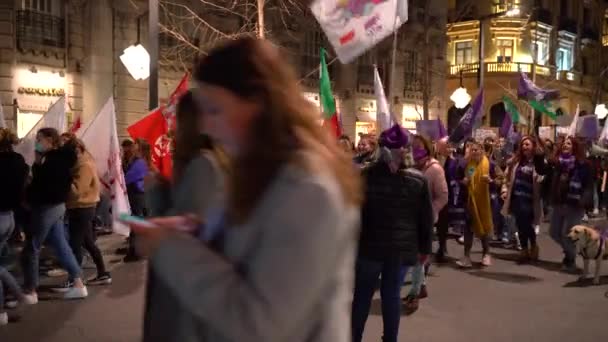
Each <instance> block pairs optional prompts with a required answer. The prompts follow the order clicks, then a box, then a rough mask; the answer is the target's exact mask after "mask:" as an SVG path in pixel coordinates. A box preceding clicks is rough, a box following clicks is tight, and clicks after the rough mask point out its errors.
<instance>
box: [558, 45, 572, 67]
mask: <svg viewBox="0 0 608 342" xmlns="http://www.w3.org/2000/svg"><path fill="white" fill-rule="evenodd" d="M556 62H557V70H570V68H572V55H571V53H570V50H568V49H564V48H559V49H557V61H556Z"/></svg>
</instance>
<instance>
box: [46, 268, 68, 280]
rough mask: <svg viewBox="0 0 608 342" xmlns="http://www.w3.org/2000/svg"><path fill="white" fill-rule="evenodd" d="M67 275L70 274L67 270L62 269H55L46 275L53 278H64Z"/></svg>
mask: <svg viewBox="0 0 608 342" xmlns="http://www.w3.org/2000/svg"><path fill="white" fill-rule="evenodd" d="M67 274H68V272H66V270H64V269H61V268H54V269H52V270H50V271H48V272H46V275H47V276H49V277H51V278H57V277H63V276H65V275H67Z"/></svg>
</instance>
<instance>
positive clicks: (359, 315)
mask: <svg viewBox="0 0 608 342" xmlns="http://www.w3.org/2000/svg"><path fill="white" fill-rule="evenodd" d="M405 273H407V268H405V270H404V267H403V266H402V265H401V264H400V263H399V262H398V261H397V260H394V261H385V262H382V261H374V260H369V259H366V258H362V257H359V258H358V259H357V264H356V269H355V294H354V298H353V310H352V335H353V342H361V340H362V338H363V330H364V328H365V322H366V321H367V317H368V316H369V310H370V307H371V304H372V298H373V296H374V292H375V290H376V284H377V283H378V278H379V277H380V275H382V280H381V284H380V297H381V299H382V322H383V324H384V341H385V342H397V335H398V334H399V321H400V319H401V284H403V278H404V275H405Z"/></svg>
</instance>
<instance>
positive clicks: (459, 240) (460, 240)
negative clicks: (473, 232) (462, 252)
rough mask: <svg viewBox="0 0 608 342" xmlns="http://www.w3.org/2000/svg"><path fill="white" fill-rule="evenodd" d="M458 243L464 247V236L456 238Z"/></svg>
mask: <svg viewBox="0 0 608 342" xmlns="http://www.w3.org/2000/svg"><path fill="white" fill-rule="evenodd" d="M458 243H459V244H461V245H464V236H461V237H459V238H458Z"/></svg>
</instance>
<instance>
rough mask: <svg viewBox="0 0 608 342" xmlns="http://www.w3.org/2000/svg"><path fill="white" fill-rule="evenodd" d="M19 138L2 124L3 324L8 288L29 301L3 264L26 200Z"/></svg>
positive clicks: (0, 323) (0, 293)
mask: <svg viewBox="0 0 608 342" xmlns="http://www.w3.org/2000/svg"><path fill="white" fill-rule="evenodd" d="M17 142H18V139H17V135H15V134H14V133H13V132H11V131H10V130H9V129H7V128H1V127H0V165H1V167H0V189H1V190H0V326H3V325H6V324H8V314H7V313H6V312H5V311H4V308H5V295H4V289H5V288H6V289H8V290H9V291H10V292H11V294H12V295H13V296H15V298H16V299H18V300H19V301H21V302H24V303H28V302H27V299H26V298H25V297H24V296H23V291H22V290H21V287H20V286H19V284H18V283H17V280H16V279H15V277H13V275H12V274H11V273H10V272H9V271H8V270H7V269H6V267H5V266H8V265H4V261H5V260H4V255H8V252H9V248H10V247H9V243H8V242H9V238H10V237H11V235H12V233H13V230H14V229H15V210H16V209H17V208H18V207H19V206H20V204H21V201H22V200H23V192H24V188H25V182H26V179H27V174H28V170H29V168H28V166H27V164H26V163H25V160H24V159H23V156H21V155H20V154H19V153H17V152H15V151H14V150H13V146H14V145H16V144H17ZM5 252H6V253H5ZM13 304H15V305H16V304H17V302H14V303H13ZM6 306H9V305H6Z"/></svg>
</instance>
